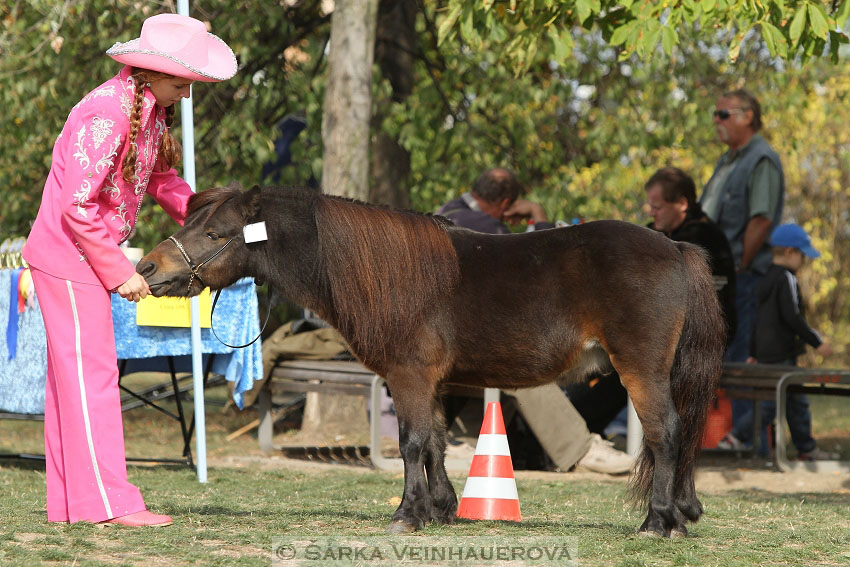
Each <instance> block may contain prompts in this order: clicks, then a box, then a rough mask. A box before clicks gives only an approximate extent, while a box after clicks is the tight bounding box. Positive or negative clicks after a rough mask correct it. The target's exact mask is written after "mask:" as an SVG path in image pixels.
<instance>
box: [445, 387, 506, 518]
mask: <svg viewBox="0 0 850 567" xmlns="http://www.w3.org/2000/svg"><path fill="white" fill-rule="evenodd" d="M457 517H458V518H466V519H468V520H509V521H511V522H519V521H521V520H522V515H521V514H520V512H519V498H517V493H516V480H514V466H513V462H512V461H511V451H510V448H509V447H508V436H507V435H506V434H505V420H504V418H503V417H502V405H501V404H500V403H499V402H490V403H489V404H488V405H487V411H486V412H485V414H484V423H482V424H481V435H479V436H478V443H477V444H476V446H475V456H474V457H473V458H472V465H470V467H469V476H468V477H467V478H466V485H465V486H464V488H463V495H462V496H461V497H460V506H458V509H457Z"/></svg>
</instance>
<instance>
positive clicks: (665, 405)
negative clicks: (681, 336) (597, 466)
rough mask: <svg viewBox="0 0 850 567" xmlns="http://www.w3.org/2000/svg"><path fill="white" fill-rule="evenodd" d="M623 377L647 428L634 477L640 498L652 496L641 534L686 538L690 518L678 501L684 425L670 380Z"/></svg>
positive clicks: (630, 375) (628, 375)
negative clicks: (677, 408)
mask: <svg viewBox="0 0 850 567" xmlns="http://www.w3.org/2000/svg"><path fill="white" fill-rule="evenodd" d="M644 376H646V374H644ZM656 376H657V375H656ZM620 377H621V379H622V380H623V384H624V385H625V386H626V389H627V390H628V392H629V396H630V397H631V399H632V403H633V404H634V406H635V411H636V412H637V414H638V417H639V418H640V421H641V424H642V425H643V432H644V437H645V445H644V450H643V453H642V454H641V456H640V458H639V461H638V465H637V466H638V468H637V470H636V471H635V476H634V478H633V490H634V491H635V493H636V495H638V496H642V497H644V498H645V497H646V496H647V495H648V497H649V502H648V506H647V508H648V511H647V516H646V519H645V520H644V522H643V525H641V527H640V532H643V533H655V534H658V535H661V536H664V537H670V536H671V535H685V534H687V532H688V530H687V528H686V527H685V523H686V522H687V518H686V516H685V515H684V514H683V513H682V511H681V510H680V509H679V507H678V505H677V502H676V499H675V492H676V486H677V481H678V479H677V477H676V472H677V471H676V469H677V462H678V456H679V450H680V445H681V430H682V424H681V421H680V419H679V415H678V413H677V412H676V408H675V406H674V404H673V399H672V397H671V395H670V385H669V381H668V380H669V379H668V378H667V377H666V376H659V377H658V378H656V379H654V380H647V379H646V378H639V377H638V375H636V374H634V373H623V372H622V371H621V372H620ZM647 492H648V494H647Z"/></svg>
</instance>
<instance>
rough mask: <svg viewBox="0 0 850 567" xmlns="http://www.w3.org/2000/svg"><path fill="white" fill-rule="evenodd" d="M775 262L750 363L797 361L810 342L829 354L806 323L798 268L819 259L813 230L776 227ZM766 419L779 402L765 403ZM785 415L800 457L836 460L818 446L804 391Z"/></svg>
mask: <svg viewBox="0 0 850 567" xmlns="http://www.w3.org/2000/svg"><path fill="white" fill-rule="evenodd" d="M770 245H771V246H772V248H773V250H772V251H773V264H772V265H771V266H770V268H768V270H767V273H765V275H764V277H763V278H762V279H761V281H760V282H759V283H758V286H757V287H756V323H755V326H754V328H753V334H752V338H751V341H750V355H751V356H750V358H749V359H748V360H747V362H759V363H762V364H784V365H796V364H797V356H799V355H801V354H803V353H804V352H805V349H806V345H807V344H808V345H811V346H812V347H813V348H815V349H816V350H817V352H818V354H821V355H822V356H829V355H830V354H832V348H831V347H830V345H829V343H827V342H824V340H823V339H822V338H821V336H820V335H819V334H818V332H817V331H815V330H814V329H812V328H811V327H810V326H809V324H808V323H807V322H806V317H805V313H804V306H803V297H802V295H801V294H800V285H799V283H798V282H797V276H796V275H795V273H796V271H797V270H799V269H800V267H801V266H802V265H803V263H804V262H805V260H806V257H809V258H817V257H819V256H820V252H818V251H817V250H815V249H814V247H813V246H812V241H811V239H810V238H809V235H808V234H806V231H805V230H803V228H802V227H801V226H800V225H798V224H794V223H790V224H783V225H781V226H778V227H776V230H774V231H773V234H772V235H771V237H770ZM762 404H763V405H762V415H763V416H764V418H763V419H764V422H769V421H771V420H773V417H774V416H775V414H776V402H773V401H766V402H762ZM785 413H786V415H785V417H786V418H787V419H788V428H789V429H790V431H791V440H792V441H793V443H794V446H795V447H796V448H797V458H798V459H799V460H801V461H813V460H835V459H837V458H838V455H836V454H834V453H828V452H826V451H823V450H821V449H818V448H817V447H816V445H815V440H814V439H813V438H812V432H811V430H812V415H811V412H810V411H809V400H808V398H807V397H806V395H805V394H789V395H788V406H787V409H786V412H785Z"/></svg>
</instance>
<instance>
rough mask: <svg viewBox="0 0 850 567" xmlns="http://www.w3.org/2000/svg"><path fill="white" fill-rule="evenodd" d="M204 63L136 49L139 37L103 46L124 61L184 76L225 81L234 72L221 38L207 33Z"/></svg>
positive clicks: (230, 53)
mask: <svg viewBox="0 0 850 567" xmlns="http://www.w3.org/2000/svg"><path fill="white" fill-rule="evenodd" d="M206 50H207V55H208V58H207V63H206V65H203V66H198V65H194V64H192V63H191V62H189V61H182V60H181V59H179V58H177V57H174V56H172V55H169V54H166V53H162V52H159V51H155V50H143V49H139V39H138V38H136V39H133V40H130V41H128V42H126V43H119V42H116V43H115V45H113V46H112V47H110V48H109V49H108V50H106V54H107V55H109V56H110V57H112V58H113V59H115V60H116V61H118V62H119V63H124V64H125V65H130V66H132V67H139V68H142V69H148V70H150V71H160V72H161V73H167V74H169V75H174V76H175V77H183V78H184V79H191V80H193V81H203V82H217V81H225V80H227V79H229V78H231V77H232V76H233V75H235V74H236V56H235V55H233V51H231V50H230V47H228V45H227V44H226V43H224V41H222V40H221V39H220V38H218V37H217V36H215V35H213V34H211V33H207V37H206Z"/></svg>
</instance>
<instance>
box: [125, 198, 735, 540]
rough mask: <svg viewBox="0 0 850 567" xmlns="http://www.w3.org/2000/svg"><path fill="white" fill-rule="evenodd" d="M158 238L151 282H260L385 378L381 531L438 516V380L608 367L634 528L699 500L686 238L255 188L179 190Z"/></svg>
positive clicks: (447, 515)
mask: <svg viewBox="0 0 850 567" xmlns="http://www.w3.org/2000/svg"><path fill="white" fill-rule="evenodd" d="M260 221H264V222H265V225H266V229H267V232H268V240H263V241H260V242H254V243H249V244H246V243H245V239H244V237H243V227H244V226H245V225H246V224H251V223H257V222H260ZM172 238H173V239H174V240H175V241H176V242H175V241H165V242H163V243H161V244H159V245H158V246H157V247H156V248H155V249H154V250H153V251H152V252H151V253H150V254H148V255H147V256H145V257H144V258H143V259H142V261H141V262H139V264H138V268H137V269H138V271H139V273H141V274H142V275H143V276H144V277H145V278H146V279H147V281H148V283H149V284H150V288H151V291H152V292H153V293H154V295H176V296H186V295H195V294H197V293H199V292H200V291H201V289H202V287H203V286H204V284H206V285H209V286H211V287H212V288H213V289H217V288H221V287H225V286H227V285H229V284H231V283H233V282H235V281H236V280H237V279H239V278H241V277H244V276H253V277H255V278H257V279H259V280H263V281H267V282H269V283H270V284H271V285H272V286H273V287H274V288H275V289H276V290H277V291H278V292H279V293H280V294H281V295H283V296H284V297H287V298H289V299H290V300H292V301H294V302H296V303H298V304H300V305H302V306H305V307H308V308H310V309H312V310H314V311H315V312H316V313H318V314H319V315H320V316H321V317H322V318H324V319H325V320H326V321H328V322H329V323H331V324H332V325H333V326H334V327H336V328H337V329H339V331H340V332H341V333H342V335H343V336H344V337H345V339H346V340H347V341H348V343H349V345H350V346H351V349H352V351H353V352H354V353H355V354H356V355H357V357H358V358H359V359H360V360H361V361H362V362H363V364H364V365H366V366H367V367H368V368H370V369H371V370H373V371H374V372H376V373H377V374H379V375H381V376H383V377H384V378H385V379H386V380H387V383H388V385H389V387H390V390H391V392H392V395H393V401H394V403H395V408H396V411H397V414H398V421H399V440H400V449H401V454H402V458H403V460H404V497H403V499H402V502H401V505H400V506H399V507H398V509H397V510H396V512H395V514H394V515H393V519H392V523H391V524H390V526H389V531H393V532H407V531H412V530H415V529H417V528H421V527H423V526H424V525H425V524H426V523H427V522H429V521H431V520H434V521H438V522H452V521H453V519H454V516H455V512H456V510H457V497H456V495H455V492H454V489H453V488H452V485H451V483H450V482H449V480H448V477H447V476H446V471H445V467H444V464H443V462H444V453H445V448H446V440H445V432H446V426H445V420H444V416H443V409H442V404H441V402H440V392H441V387H442V385H443V384H445V383H459V384H469V385H474V386H481V387H489V388H520V387H528V386H537V385H540V384H544V383H546V382H550V381H552V380H556V379H561V380H564V379H570V380H581V379H586V378H587V377H588V376H589V375H591V374H594V373H599V372H605V371H607V370H610V369H611V368H614V369H616V370H617V372H618V373H619V375H620V378H621V380H622V382H623V384H624V385H625V387H626V389H627V390H628V392H629V395H630V396H631V399H632V401H633V402H634V406H635V409H636V410H637V414H638V416H639V417H640V420H641V422H642V424H643V429H644V434H645V443H644V446H643V451H642V454H641V455H640V457H639V460H638V464H637V467H636V470H635V473H634V476H633V478H632V494H633V496H634V497H635V498H636V499H637V500H638V501H640V502H642V503H643V504H645V505H647V512H648V513H647V517H646V520H645V521H644V522H643V525H642V526H641V528H640V529H641V531H645V532H652V533H657V534H661V535H664V536H668V537H669V536H670V535H684V534H686V533H687V528H686V527H685V524H686V523H687V521H692V522H695V521H697V519H699V517H700V515H701V514H702V512H703V509H702V505H701V504H700V502H699V500H698V499H697V496H696V493H695V490H694V466H695V461H696V457H697V454H698V451H699V447H700V441H701V437H702V431H703V426H704V424H705V418H706V412H707V409H708V404H709V402H710V400H711V398H712V396H713V393H714V390H715V386H716V383H717V380H718V377H719V375H720V370H721V354H722V349H723V334H724V332H723V322H722V318H721V312H720V307H719V305H718V302H717V297H716V295H715V292H714V286H713V282H712V278H711V273H710V271H709V270H708V267H707V265H706V262H705V258H704V255H703V253H702V251H701V250H700V249H699V248H697V247H695V246H691V245H688V244H685V243H678V242H672V241H671V240H669V239H667V238H666V237H664V236H663V235H662V234H659V233H656V232H654V231H651V230H649V229H646V228H643V227H639V226H636V225H632V224H628V223H624V222H618V221H599V222H591V223H587V224H583V225H580V226H575V227H570V228H561V229H553V230H543V231H538V232H532V233H524V234H517V235H490V234H480V233H476V232H472V231H469V230H466V229H462V228H458V227H455V226H452V225H451V224H450V223H449V222H448V221H447V220H445V219H443V218H441V217H435V216H430V215H424V214H419V213H414V212H402V211H393V210H389V209H385V208H381V207H377V206H371V205H367V204H363V203H358V202H354V201H350V200H345V199H341V198H337V197H330V196H326V195H320V194H317V193H315V192H312V191H308V190H304V189H291V188H286V189H281V188H270V187H266V188H262V189H261V188H259V187H255V188H253V189H251V190H250V191H247V192H242V191H240V190H239V189H238V188H226V189H210V190H208V191H205V192H202V193H199V194H198V195H195V196H193V197H192V199H191V201H190V203H189V216H188V218H187V221H186V225H185V226H184V227H183V228H182V229H181V230H179V231H178V232H177V233H176V234H175V235H174V237H172ZM177 243H179V244H180V246H178V245H177ZM226 243H227V244H226ZM225 246H226V247H225ZM181 249H182V252H181ZM216 254H217V255H216ZM190 264H191V265H192V268H191V269H190ZM198 265H200V267H198ZM193 272H194V275H193ZM569 434H570V432H569V431H565V432H564V435H569Z"/></svg>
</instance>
